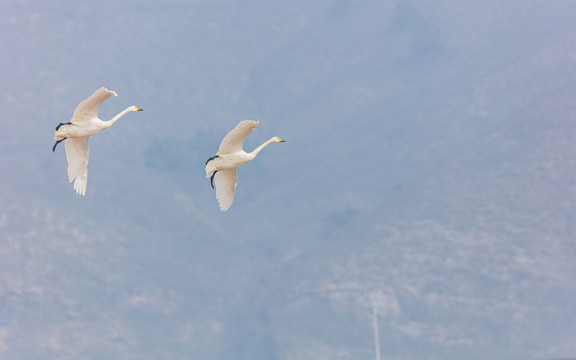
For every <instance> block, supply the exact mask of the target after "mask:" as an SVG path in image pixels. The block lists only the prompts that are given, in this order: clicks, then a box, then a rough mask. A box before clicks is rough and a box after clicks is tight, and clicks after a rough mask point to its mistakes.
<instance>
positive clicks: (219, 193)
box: [206, 120, 284, 211]
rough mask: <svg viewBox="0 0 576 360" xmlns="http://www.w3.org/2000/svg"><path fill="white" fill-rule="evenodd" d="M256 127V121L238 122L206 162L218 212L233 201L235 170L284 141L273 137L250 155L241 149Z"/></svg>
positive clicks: (236, 180)
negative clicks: (263, 151) (218, 207)
mask: <svg viewBox="0 0 576 360" xmlns="http://www.w3.org/2000/svg"><path fill="white" fill-rule="evenodd" d="M256 126H258V121H254V120H244V121H240V123H238V125H236V127H235V128H234V129H232V130H231V131H230V132H229V133H228V134H227V135H226V136H225V137H224V139H222V142H221V143H220V148H219V149H218V152H217V153H216V155H215V156H213V157H211V158H210V159H208V161H206V177H207V178H210V183H211V185H212V187H214V183H216V199H218V205H219V206H220V211H226V210H228V209H229V208H230V206H232V202H233V201H234V194H235V192H236V185H237V184H238V175H237V173H236V169H237V168H238V167H239V166H240V165H243V164H246V163H247V162H249V161H252V160H254V158H255V157H256V155H258V153H259V152H260V151H261V150H262V149H264V148H265V147H266V146H267V145H268V144H272V143H278V142H284V140H282V139H280V138H279V137H276V136H275V137H273V138H271V139H270V140H268V141H266V142H265V143H263V144H262V145H260V146H258V147H257V148H256V149H254V151H252V152H251V153H247V152H245V151H244V150H243V149H242V146H243V145H244V140H246V138H247V137H248V135H250V134H251V133H252V131H254V128H256Z"/></svg>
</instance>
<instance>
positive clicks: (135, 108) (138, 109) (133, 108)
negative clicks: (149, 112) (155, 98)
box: [128, 106, 144, 112]
mask: <svg viewBox="0 0 576 360" xmlns="http://www.w3.org/2000/svg"><path fill="white" fill-rule="evenodd" d="M128 111H130V112H136V111H144V110H142V109H141V108H139V107H138V106H130V107H129V108H128Z"/></svg>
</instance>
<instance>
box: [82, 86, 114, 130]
mask: <svg viewBox="0 0 576 360" xmlns="http://www.w3.org/2000/svg"><path fill="white" fill-rule="evenodd" d="M111 96H116V93H115V92H114V91H112V90H108V89H106V88H105V87H101V88H100V89H98V90H96V91H95V92H94V94H92V95H90V97H88V98H86V99H85V100H84V101H82V102H81V103H80V104H79V105H78V106H77V107H76V110H74V115H72V122H73V123H77V122H79V121H83V120H84V119H90V118H94V117H98V109H100V105H102V103H103V102H104V101H106V100H107V99H108V98H110V97H111Z"/></svg>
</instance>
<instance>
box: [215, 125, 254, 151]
mask: <svg viewBox="0 0 576 360" xmlns="http://www.w3.org/2000/svg"><path fill="white" fill-rule="evenodd" d="M256 126H258V121H254V120H243V121H240V122H239V123H238V125H236V127H235V128H234V129H232V130H230V132H229V133H228V134H226V136H224V139H222V142H221V143H220V148H219V149H218V153H217V154H218V155H222V154H231V153H235V152H237V151H240V150H242V145H244V140H246V138H247V137H248V135H250V134H251V133H252V131H254V129H255V128H256Z"/></svg>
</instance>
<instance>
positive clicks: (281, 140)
mask: <svg viewBox="0 0 576 360" xmlns="http://www.w3.org/2000/svg"><path fill="white" fill-rule="evenodd" d="M278 140H280V142H286V140H283V139H280V138H278Z"/></svg>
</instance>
